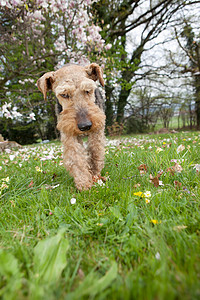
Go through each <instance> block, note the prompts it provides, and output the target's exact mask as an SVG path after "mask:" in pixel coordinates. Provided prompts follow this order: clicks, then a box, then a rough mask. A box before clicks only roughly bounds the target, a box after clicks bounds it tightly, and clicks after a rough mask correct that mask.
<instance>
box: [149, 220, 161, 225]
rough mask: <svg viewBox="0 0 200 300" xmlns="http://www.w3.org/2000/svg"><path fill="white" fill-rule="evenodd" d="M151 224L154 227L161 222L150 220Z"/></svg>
mask: <svg viewBox="0 0 200 300" xmlns="http://www.w3.org/2000/svg"><path fill="white" fill-rule="evenodd" d="M151 223H153V224H154V225H156V224H160V223H161V221H158V220H151Z"/></svg>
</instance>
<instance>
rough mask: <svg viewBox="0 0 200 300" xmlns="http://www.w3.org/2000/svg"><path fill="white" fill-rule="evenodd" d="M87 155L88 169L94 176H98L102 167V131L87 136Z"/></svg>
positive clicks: (103, 151) (103, 154) (103, 152)
mask: <svg viewBox="0 0 200 300" xmlns="http://www.w3.org/2000/svg"><path fill="white" fill-rule="evenodd" d="M88 154H89V164H90V169H91V171H92V173H93V175H94V176H100V175H101V170H102V169H103V167H104V156H105V135H104V130H99V131H98V132H92V133H91V134H90V135H89V136H88Z"/></svg>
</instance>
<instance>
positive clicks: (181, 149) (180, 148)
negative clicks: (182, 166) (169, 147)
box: [176, 145, 185, 153]
mask: <svg viewBox="0 0 200 300" xmlns="http://www.w3.org/2000/svg"><path fill="white" fill-rule="evenodd" d="M183 150H185V146H184V145H180V146H178V148H177V149H176V152H177V153H180V152H182V151H183Z"/></svg>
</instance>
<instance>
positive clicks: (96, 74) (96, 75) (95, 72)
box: [85, 63, 104, 86]
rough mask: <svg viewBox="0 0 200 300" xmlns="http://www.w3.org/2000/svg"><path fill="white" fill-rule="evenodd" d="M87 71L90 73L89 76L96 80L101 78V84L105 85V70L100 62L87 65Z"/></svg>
mask: <svg viewBox="0 0 200 300" xmlns="http://www.w3.org/2000/svg"><path fill="white" fill-rule="evenodd" d="M85 71H86V73H87V74H88V75H89V78H91V79H93V80H94V81H96V80H99V82H100V84H101V85H102V86H104V80H103V72H102V69H101V67H100V66H99V65H98V64H95V63H92V64H90V65H89V66H86V67H85Z"/></svg>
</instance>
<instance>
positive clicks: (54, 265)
mask: <svg viewBox="0 0 200 300" xmlns="http://www.w3.org/2000/svg"><path fill="white" fill-rule="evenodd" d="M64 233H65V230H60V231H59V232H58V234H57V235H56V236H54V237H51V238H47V239H45V240H43V241H40V242H39V243H38V244H37V245H36V247H35V248H34V270H35V276H36V277H37V280H38V281H39V282H42V283H52V282H56V281H57V280H58V279H59V278H60V275H61V273H62V271H63V270H64V268H65V267H66V265H67V260H66V252H67V250H68V249H69V242H68V240H66V239H65V237H64Z"/></svg>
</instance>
